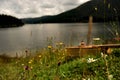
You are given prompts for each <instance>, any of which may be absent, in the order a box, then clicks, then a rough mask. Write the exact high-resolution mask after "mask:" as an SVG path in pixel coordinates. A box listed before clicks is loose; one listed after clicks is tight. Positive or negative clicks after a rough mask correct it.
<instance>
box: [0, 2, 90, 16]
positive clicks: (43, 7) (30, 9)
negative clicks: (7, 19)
mask: <svg viewBox="0 0 120 80" xmlns="http://www.w3.org/2000/svg"><path fill="white" fill-rule="evenodd" d="M86 1H89V0H0V14H2V13H4V14H8V15H12V16H15V17H18V18H23V17H40V16H43V15H55V14H59V13H61V12H64V11H66V10H69V9H73V8H75V7H77V6H79V5H80V4H82V3H84V2H86Z"/></svg>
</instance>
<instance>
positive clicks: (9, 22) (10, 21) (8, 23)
mask: <svg viewBox="0 0 120 80" xmlns="http://www.w3.org/2000/svg"><path fill="white" fill-rule="evenodd" d="M22 25H24V23H23V22H22V20H21V19H18V18H16V17H13V16H10V15H4V14H1V15H0V28H8V27H18V26H22Z"/></svg>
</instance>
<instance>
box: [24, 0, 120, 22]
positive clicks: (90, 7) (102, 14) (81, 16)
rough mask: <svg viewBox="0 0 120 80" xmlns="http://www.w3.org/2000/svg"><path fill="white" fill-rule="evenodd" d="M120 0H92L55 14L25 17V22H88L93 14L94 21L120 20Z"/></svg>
mask: <svg viewBox="0 0 120 80" xmlns="http://www.w3.org/2000/svg"><path fill="white" fill-rule="evenodd" d="M119 3H120V0H91V1H88V2H86V3H84V4H82V5H80V6H78V7H77V8H74V9H72V10H69V11H66V12H63V13H60V14H58V15H54V16H43V17H39V18H32V19H23V22H25V23H31V22H30V21H32V23H73V22H88V18H89V16H93V21H94V22H109V21H116V20H117V21H119V20H120V5H119Z"/></svg>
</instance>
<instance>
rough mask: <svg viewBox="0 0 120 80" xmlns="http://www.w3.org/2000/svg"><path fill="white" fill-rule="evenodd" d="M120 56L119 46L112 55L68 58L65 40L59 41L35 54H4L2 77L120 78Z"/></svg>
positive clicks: (30, 79) (51, 79)
mask: <svg viewBox="0 0 120 80" xmlns="http://www.w3.org/2000/svg"><path fill="white" fill-rule="evenodd" d="M26 53H28V52H27V51H26ZM119 59H120V50H119V49H114V51H113V53H112V54H111V55H109V56H108V55H104V54H102V53H101V56H86V57H84V58H79V57H78V58H75V59H68V58H67V55H66V50H65V46H64V44H63V43H58V44H57V45H55V46H54V47H53V46H48V47H46V48H45V49H43V50H42V51H39V52H36V55H34V56H27V57H25V58H23V57H20V58H18V57H16V58H9V57H7V56H6V57H5V56H1V57H0V80H120V74H119V73H120V65H119V64H120V61H119Z"/></svg>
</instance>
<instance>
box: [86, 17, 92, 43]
mask: <svg viewBox="0 0 120 80" xmlns="http://www.w3.org/2000/svg"><path fill="white" fill-rule="evenodd" d="M92 23H93V17H92V16H89V23H88V24H89V25H88V35H87V45H89V44H90V40H91V34H92Z"/></svg>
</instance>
